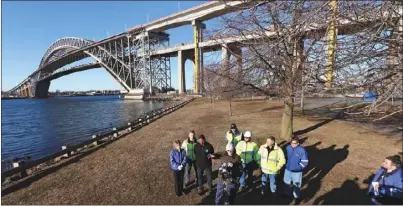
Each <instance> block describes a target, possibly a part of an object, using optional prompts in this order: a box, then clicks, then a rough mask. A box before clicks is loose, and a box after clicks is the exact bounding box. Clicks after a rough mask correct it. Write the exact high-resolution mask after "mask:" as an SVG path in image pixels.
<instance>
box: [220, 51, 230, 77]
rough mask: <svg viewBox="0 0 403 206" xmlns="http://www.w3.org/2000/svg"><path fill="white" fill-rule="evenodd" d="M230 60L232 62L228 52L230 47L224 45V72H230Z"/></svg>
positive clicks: (222, 61) (222, 55) (222, 53)
mask: <svg viewBox="0 0 403 206" xmlns="http://www.w3.org/2000/svg"><path fill="white" fill-rule="evenodd" d="M229 60H230V53H229V50H228V45H226V44H223V45H222V46H221V66H222V69H223V71H227V72H228V71H229Z"/></svg>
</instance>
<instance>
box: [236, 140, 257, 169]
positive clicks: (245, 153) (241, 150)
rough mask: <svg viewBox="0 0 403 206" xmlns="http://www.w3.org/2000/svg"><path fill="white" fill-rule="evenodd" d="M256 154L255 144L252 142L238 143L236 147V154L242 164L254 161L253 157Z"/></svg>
mask: <svg viewBox="0 0 403 206" xmlns="http://www.w3.org/2000/svg"><path fill="white" fill-rule="evenodd" d="M257 152H258V147H257V144H256V143H254V142H251V141H249V142H245V141H240V142H238V144H237V145H236V153H237V155H239V156H240V157H241V160H242V162H243V163H244V164H248V163H250V162H252V161H254V160H255V156H256V154H257Z"/></svg>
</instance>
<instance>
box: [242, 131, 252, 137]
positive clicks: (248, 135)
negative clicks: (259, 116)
mask: <svg viewBox="0 0 403 206" xmlns="http://www.w3.org/2000/svg"><path fill="white" fill-rule="evenodd" d="M243 136H244V137H251V136H252V133H251V132H249V131H246V132H245V134H244V135H243Z"/></svg>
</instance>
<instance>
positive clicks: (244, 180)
mask: <svg viewBox="0 0 403 206" xmlns="http://www.w3.org/2000/svg"><path fill="white" fill-rule="evenodd" d="M225 142H226V147H225V148H226V151H225V152H218V153H215V151H214V147H213V146H212V145H211V144H210V143H208V142H207V141H206V138H205V136H204V135H200V136H199V137H198V138H197V139H196V136H195V132H194V130H192V131H190V132H189V135H188V138H187V139H186V140H184V141H183V143H181V141H180V140H175V141H174V143H173V147H174V149H173V150H172V151H171V153H170V162H171V168H172V170H173V175H174V180H175V193H176V195H177V196H180V195H182V194H183V186H184V185H185V188H188V187H189V186H190V185H191V184H190V174H191V170H192V167H193V169H194V172H195V179H196V180H195V184H196V186H197V187H198V194H199V195H203V193H204V188H203V175H205V176H206V177H207V184H208V191H207V195H210V194H211V192H212V160H213V159H214V160H215V161H218V165H219V169H218V180H217V192H216V194H215V204H219V203H220V202H221V201H222V199H224V202H225V204H234V200H235V196H236V193H237V191H245V190H250V189H253V188H252V187H253V185H252V183H253V171H254V170H256V169H258V168H259V169H260V171H261V194H262V197H265V196H266V194H267V192H266V188H267V187H268V186H269V187H270V193H271V194H272V195H273V196H277V194H278V191H277V184H278V180H277V178H278V176H279V174H280V171H281V169H282V168H283V167H285V173H284V178H283V182H284V184H285V187H284V188H285V190H284V193H283V197H285V198H288V197H292V198H294V199H295V201H296V202H299V201H300V188H301V186H302V177H303V170H304V169H305V168H306V167H307V165H308V162H309V160H308V154H307V151H306V150H305V148H304V147H303V146H301V145H300V141H299V138H298V137H296V136H294V137H293V138H292V139H291V142H290V145H288V146H287V147H286V150H285V153H284V152H283V150H282V148H281V147H279V146H278V145H277V143H276V140H275V138H274V137H273V136H269V137H267V139H266V143H265V144H263V145H261V146H260V147H258V145H257V144H256V143H255V142H253V141H252V133H251V132H250V131H246V132H245V133H242V132H241V131H239V130H238V128H237V126H236V125H235V124H231V127H230V130H229V131H228V132H227V133H226V137H225ZM402 174H403V173H402V169H401V161H400V157H399V156H391V157H387V158H386V159H385V161H384V162H383V163H382V167H381V169H379V170H378V171H377V173H376V175H375V177H374V180H373V183H372V184H371V186H370V188H369V191H368V194H369V195H370V197H371V200H372V201H373V202H374V203H375V204H387V203H396V201H399V200H400V202H401V201H402V199H401V198H402V197H403V194H402V184H403V178H402V177H403V175H402ZM183 180H184V181H185V182H183ZM224 196H225V198H224Z"/></svg>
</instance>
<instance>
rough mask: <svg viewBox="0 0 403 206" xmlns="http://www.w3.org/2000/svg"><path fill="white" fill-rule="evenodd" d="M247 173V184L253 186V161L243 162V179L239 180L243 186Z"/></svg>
mask: <svg viewBox="0 0 403 206" xmlns="http://www.w3.org/2000/svg"><path fill="white" fill-rule="evenodd" d="M246 174H247V175H248V180H247V184H248V186H249V187H251V186H252V183H253V179H252V178H253V162H250V163H248V164H242V175H241V179H240V180H239V183H240V184H241V187H244V186H245V177H246Z"/></svg>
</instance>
